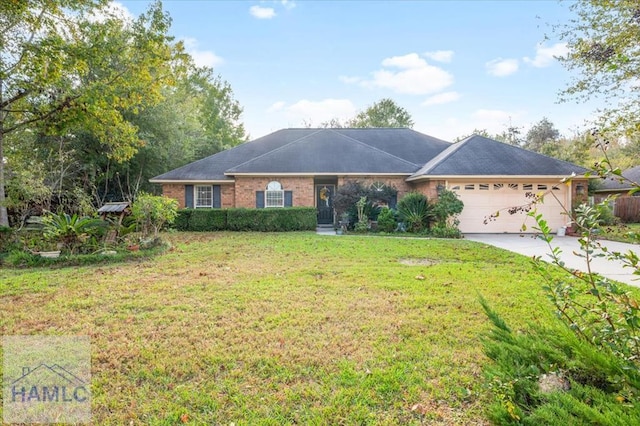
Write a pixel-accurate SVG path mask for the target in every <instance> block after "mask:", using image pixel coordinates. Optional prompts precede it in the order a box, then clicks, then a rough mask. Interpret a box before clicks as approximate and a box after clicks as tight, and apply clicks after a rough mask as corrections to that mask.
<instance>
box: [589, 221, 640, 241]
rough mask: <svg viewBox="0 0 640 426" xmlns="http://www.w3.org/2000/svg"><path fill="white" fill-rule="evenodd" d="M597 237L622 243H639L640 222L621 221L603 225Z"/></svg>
mask: <svg viewBox="0 0 640 426" xmlns="http://www.w3.org/2000/svg"><path fill="white" fill-rule="evenodd" d="M600 231H601V233H600V234H599V235H598V238H601V239H603V240H610V241H620V242H622V243H631V244H638V243H640V223H621V224H620V225H614V226H603V227H602V228H601V229H600Z"/></svg>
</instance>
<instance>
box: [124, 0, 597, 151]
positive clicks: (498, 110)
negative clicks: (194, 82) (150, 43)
mask: <svg viewBox="0 0 640 426" xmlns="http://www.w3.org/2000/svg"><path fill="white" fill-rule="evenodd" d="M148 3H149V2H147V1H122V2H120V4H121V5H122V6H123V7H125V8H126V9H127V10H128V11H129V12H130V13H131V14H133V15H138V14H140V13H142V12H143V11H144V10H145V8H146V7H147V5H148ZM568 3H569V2H562V3H558V2H556V1H546V0H535V1H534V0H531V1H364V0H361V1H292V0H279V1H249V2H245V1H202V0H201V1H179V0H173V1H164V2H163V5H164V8H165V10H167V11H168V12H169V14H170V15H171V17H172V19H173V24H172V29H171V32H172V34H173V35H174V36H175V37H176V38H178V39H183V40H185V42H186V45H187V46H188V49H189V51H190V53H191V54H192V55H193V56H194V58H195V59H196V61H197V62H198V63H199V64H201V65H209V66H212V67H213V68H214V70H215V71H216V73H218V74H220V75H221V76H222V78H223V79H224V80H226V81H228V82H229V83H230V84H231V87H232V89H233V91H234V94H235V97H236V99H237V100H238V101H239V102H240V104H241V105H242V107H243V108H244V114H243V117H242V120H243V122H244V124H245V127H246V129H247V131H248V133H249V134H250V136H251V138H257V137H260V136H263V135H265V134H267V133H270V132H272V131H275V130H278V129H281V128H286V127H301V126H303V125H304V123H311V124H314V125H319V124H320V123H321V122H323V121H326V120H329V119H331V118H333V117H336V118H340V119H344V118H349V117H352V116H354V115H355V114H356V113H357V112H358V111H359V110H362V109H365V108H366V107H367V106H369V105H371V104H372V103H374V102H376V101H378V100H380V99H382V98H392V99H393V100H394V101H396V102H397V103H398V104H399V105H400V106H402V107H404V108H406V109H407V110H408V111H409V112H410V113H411V115H412V116H413V119H414V121H415V126H414V129H416V130H418V131H420V132H423V133H426V134H429V135H432V136H435V137H439V138H442V139H445V140H452V139H453V138H455V137H456V136H461V135H466V134H468V133H470V132H471V131H472V130H473V129H474V128H479V129H483V128H486V129H488V130H489V131H490V132H492V133H496V132H502V131H504V130H505V128H506V126H508V125H509V123H510V122H511V123H512V124H513V125H516V126H523V127H524V128H525V131H526V130H527V129H528V128H529V127H530V126H531V125H532V124H534V123H535V122H537V121H539V120H540V119H542V117H545V116H546V117H547V118H549V119H550V120H551V121H552V122H553V123H555V125H556V127H557V128H558V129H559V130H560V131H561V133H562V134H563V135H566V136H570V135H572V134H574V133H575V132H576V131H577V130H579V129H581V128H584V122H585V120H587V119H591V118H593V116H594V111H595V109H596V105H595V104H594V103H592V104H584V103H581V104H576V103H562V104H558V103H557V102H558V98H559V96H558V92H559V91H560V90H561V89H562V88H563V87H565V86H566V84H567V83H568V82H569V81H570V75H569V73H568V72H567V71H566V70H565V69H564V68H563V67H562V65H561V64H560V63H558V61H557V60H555V59H554V58H553V56H554V55H555V56H557V55H562V54H563V52H564V49H565V48H564V46H563V45H562V44H560V43H558V41H557V40H553V39H548V40H545V35H547V36H550V35H552V34H551V25H553V24H557V23H563V22H567V21H568V19H569V18H570V16H571V14H570V11H569V10H568V7H569V4H568Z"/></svg>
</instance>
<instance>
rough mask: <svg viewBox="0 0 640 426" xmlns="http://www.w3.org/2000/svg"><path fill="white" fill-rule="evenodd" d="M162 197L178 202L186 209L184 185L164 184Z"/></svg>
mask: <svg viewBox="0 0 640 426" xmlns="http://www.w3.org/2000/svg"><path fill="white" fill-rule="evenodd" d="M162 195H164V196H165V197H169V198H174V199H176V200H178V206H179V207H180V208H181V209H184V185H182V184H173V183H164V184H162Z"/></svg>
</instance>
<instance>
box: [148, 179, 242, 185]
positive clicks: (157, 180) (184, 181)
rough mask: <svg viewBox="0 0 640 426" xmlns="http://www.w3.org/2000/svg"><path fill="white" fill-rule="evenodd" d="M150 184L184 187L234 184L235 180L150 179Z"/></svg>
mask: <svg viewBox="0 0 640 426" xmlns="http://www.w3.org/2000/svg"><path fill="white" fill-rule="evenodd" d="M149 182H150V183H178V184H183V185H188V184H198V183H220V184H223V183H234V182H235V180H233V179H149Z"/></svg>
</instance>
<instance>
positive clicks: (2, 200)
mask: <svg viewBox="0 0 640 426" xmlns="http://www.w3.org/2000/svg"><path fill="white" fill-rule="evenodd" d="M3 142H4V132H3V130H2V122H0V226H7V227H8V226H9V213H8V212H7V205H6V198H7V197H6V196H5V192H4V149H3V145H4V144H3Z"/></svg>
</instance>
